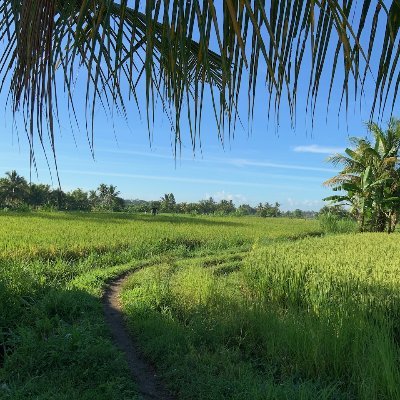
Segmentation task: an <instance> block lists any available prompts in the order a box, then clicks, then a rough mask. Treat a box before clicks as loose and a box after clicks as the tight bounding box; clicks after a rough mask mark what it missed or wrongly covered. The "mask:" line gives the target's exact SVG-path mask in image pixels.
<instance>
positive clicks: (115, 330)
mask: <svg viewBox="0 0 400 400" xmlns="http://www.w3.org/2000/svg"><path fill="white" fill-rule="evenodd" d="M132 273H134V272H132V271H129V272H127V273H125V274H123V275H121V276H120V277H118V278H116V279H114V280H113V281H111V282H110V283H109V284H108V286H107V290H106V292H105V293H104V296H103V308H104V315H105V321H106V323H107V325H108V327H109V329H110V331H111V334H112V337H113V339H114V342H115V343H116V345H117V347H118V348H119V349H120V350H121V351H122V352H123V353H124V354H125V358H126V360H127V362H128V365H129V368H130V371H131V374H132V378H133V379H134V380H135V382H136V384H137V387H138V391H139V394H140V395H141V396H142V397H143V399H145V400H173V399H174V397H173V396H172V395H171V394H170V393H169V392H168V391H167V390H166V388H165V386H164V385H163V383H162V381H161V379H160V378H159V377H158V376H157V374H156V371H155V368H154V367H153V366H152V365H151V364H150V363H149V362H148V361H147V360H146V359H145V357H144V356H143V354H142V352H141V351H140V349H139V348H138V345H137V343H136V341H135V338H134V337H132V336H131V335H130V334H129V332H128V329H127V327H126V324H125V321H124V318H123V315H122V312H121V304H120V301H119V294H120V292H121V290H122V286H123V284H124V282H125V281H126V280H127V278H128V277H129V276H130V275H131V274H132Z"/></svg>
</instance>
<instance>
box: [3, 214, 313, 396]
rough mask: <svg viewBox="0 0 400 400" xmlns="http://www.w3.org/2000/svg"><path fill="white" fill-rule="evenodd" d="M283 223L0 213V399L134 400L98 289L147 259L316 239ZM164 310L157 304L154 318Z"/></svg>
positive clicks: (304, 227) (305, 228)
mask: <svg viewBox="0 0 400 400" xmlns="http://www.w3.org/2000/svg"><path fill="white" fill-rule="evenodd" d="M287 222H288V221H287V220H279V221H276V220H272V219H270V220H268V219H267V220H262V221H261V220H259V219H255V218H229V219H227V218H207V217H201V216H199V217H190V216H164V215H159V216H156V217H151V216H147V215H132V214H106V213H104V214H102V213H91V214H84V213H61V212H60V213H59V212H57V213H50V212H48V213H44V212H43V213H42V212H38V213H24V214H18V213H13V212H7V213H0V398H6V399H7V398H10V399H25V398H35V399H36V398H38V399H43V400H44V399H56V400H60V399H70V398H83V399H104V400H109V399H135V398H136V397H137V394H136V389H135V385H134V382H132V380H131V377H130V375H129V372H128V369H127V366H126V364H125V362H124V360H123V357H122V355H121V354H120V353H119V352H118V351H117V349H116V348H115V347H114V346H113V344H112V343H111V340H110V337H109V334H108V331H107V329H106V327H105V323H104V320H103V314H102V308H101V302H100V299H101V295H102V293H103V289H104V286H105V284H106V282H107V280H108V279H110V278H112V277H115V276H117V275H118V274H120V273H122V272H126V271H127V270H130V269H131V270H132V269H134V268H136V266H137V265H139V264H140V265H148V263H149V262H150V261H151V260H155V259H159V263H162V262H164V261H165V260H169V259H171V258H172V259H175V258H185V257H188V258H192V257H194V256H195V255H200V254H207V255H208V257H210V254H213V253H214V254H215V253H222V252H229V251H231V250H230V249H233V248H235V249H237V248H239V249H240V251H243V250H246V249H249V248H250V246H251V244H252V243H253V242H254V240H256V239H257V238H260V241H261V242H267V241H270V240H276V239H277V238H285V237H288V236H296V235H304V234H306V233H307V232H310V233H311V232H313V233H314V232H317V231H318V225H317V224H316V223H315V222H312V221H307V222H306V221H300V222H297V223H295V224H294V225H293V224H291V225H288V223H287ZM232 262H236V263H237V262H238V260H236V261H233V260H232ZM221 267H222V268H223V267H224V265H223V264H221ZM220 273H221V275H225V274H228V273H229V271H228V270H221V272H220ZM158 274H162V268H160V270H159V272H158ZM160 276H162V275H160ZM167 300H168V299H165V298H164V297H162V296H160V297H159V298H158V300H157V304H159V306H158V307H159V309H162V308H165V307H164V304H168V302H167Z"/></svg>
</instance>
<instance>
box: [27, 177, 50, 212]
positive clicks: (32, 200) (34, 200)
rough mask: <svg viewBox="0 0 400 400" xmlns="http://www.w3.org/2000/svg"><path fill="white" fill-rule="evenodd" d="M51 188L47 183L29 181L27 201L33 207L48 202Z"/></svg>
mask: <svg viewBox="0 0 400 400" xmlns="http://www.w3.org/2000/svg"><path fill="white" fill-rule="evenodd" d="M50 194H51V189H50V186H49V185H43V184H41V183H39V184H36V183H31V184H30V185H29V191H28V203H29V205H31V206H33V207H36V208H37V207H42V206H46V205H48V204H50V200H51V199H50Z"/></svg>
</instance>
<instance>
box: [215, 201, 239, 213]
mask: <svg viewBox="0 0 400 400" xmlns="http://www.w3.org/2000/svg"><path fill="white" fill-rule="evenodd" d="M215 211H216V212H217V213H220V214H225V215H227V214H232V213H234V212H235V211H236V207H235V205H234V204H233V201H232V200H221V201H220V202H219V203H218V204H216V205H215Z"/></svg>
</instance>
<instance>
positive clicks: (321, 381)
mask: <svg viewBox="0 0 400 400" xmlns="http://www.w3.org/2000/svg"><path fill="white" fill-rule="evenodd" d="M0 222H1V224H0V226H1V228H0V398H5V399H7V398H9V399H71V398H83V399H136V398H138V399H139V398H140V395H139V394H138V391H137V387H136V385H135V382H134V381H132V379H131V377H130V375H129V371H128V367H127V364H126V362H125V360H124V356H123V354H121V352H120V351H118V350H117V349H116V347H115V345H114V343H113V341H112V340H111V338H110V333H109V331H108V329H107V327H106V325H105V322H104V316H103V311H102V306H101V297H102V294H103V292H104V289H105V287H106V284H107V282H108V281H109V280H110V279H113V278H114V277H117V276H119V275H120V274H122V273H124V272H126V271H131V272H132V274H131V275H130V277H129V279H128V280H127V282H126V284H125V286H124V288H123V291H122V294H121V303H122V308H123V312H124V315H125V319H126V322H127V326H128V328H129V330H130V332H131V333H132V335H134V336H135V337H136V338H137V340H138V343H139V345H140V348H141V349H142V351H143V352H144V354H145V355H146V357H147V358H148V359H149V360H150V361H151V362H152V363H153V364H154V365H155V366H156V368H157V371H158V373H159V374H160V376H162V378H163V380H164V382H165V384H166V386H167V387H168V388H169V389H170V390H171V392H172V393H173V394H174V395H175V397H176V398H177V399H317V398H318V399H398V398H400V390H399V387H400V369H399V357H400V350H399V332H400V325H399V324H400V323H399V320H400V319H399V316H400V315H399V314H400V294H399V286H400V284H399V278H398V276H399V272H400V262H399V260H398V254H399V250H400V243H399V240H398V234H393V235H386V234H376V233H374V234H347V235H331V236H325V237H320V227H319V225H318V222H317V221H314V220H308V221H306V220H297V219H284V218H279V219H277V218H275V219H273V218H271V219H262V218H250V217H249V218H245V217H243V218H233V217H232V218H227V217H225V218H216V217H189V216H187V217H186V216H185V217H182V216H172V215H170V216H164V215H159V216H156V217H152V216H148V215H133V216H132V215H128V214H95V213H93V214H83V213H82V214H78V213H76V214H69V213H27V214H11V213H10V214H6V213H5V214H2V215H0Z"/></svg>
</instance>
